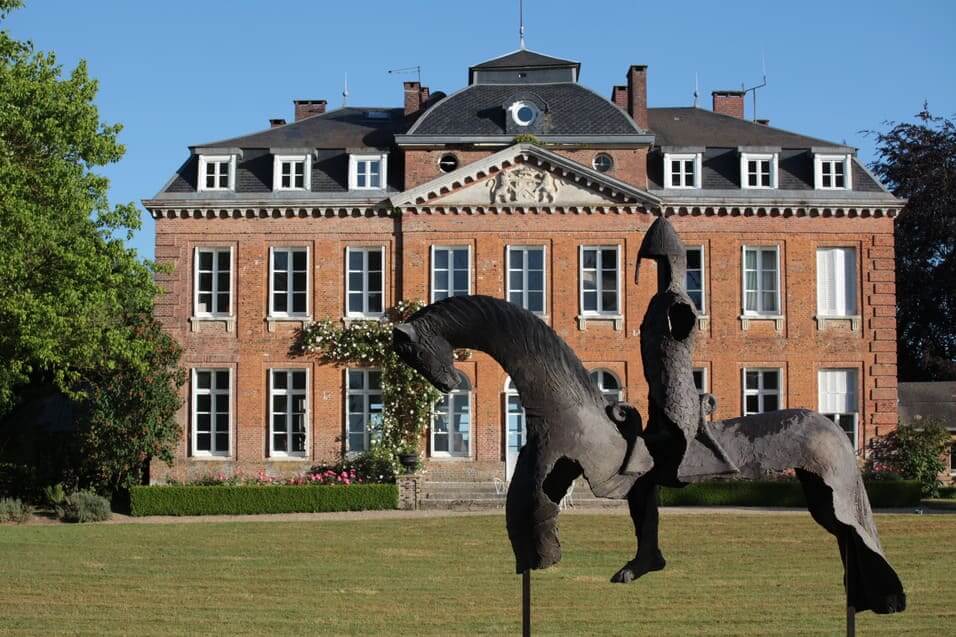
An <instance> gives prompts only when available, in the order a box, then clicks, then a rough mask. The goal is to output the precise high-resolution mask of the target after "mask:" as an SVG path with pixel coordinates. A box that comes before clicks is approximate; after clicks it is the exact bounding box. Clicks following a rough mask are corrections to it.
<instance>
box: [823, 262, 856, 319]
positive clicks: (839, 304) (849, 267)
mask: <svg viewBox="0 0 956 637" xmlns="http://www.w3.org/2000/svg"><path fill="white" fill-rule="evenodd" d="M856 312H857V310H856V248H838V247H826V248H817V316H855V315H856Z"/></svg>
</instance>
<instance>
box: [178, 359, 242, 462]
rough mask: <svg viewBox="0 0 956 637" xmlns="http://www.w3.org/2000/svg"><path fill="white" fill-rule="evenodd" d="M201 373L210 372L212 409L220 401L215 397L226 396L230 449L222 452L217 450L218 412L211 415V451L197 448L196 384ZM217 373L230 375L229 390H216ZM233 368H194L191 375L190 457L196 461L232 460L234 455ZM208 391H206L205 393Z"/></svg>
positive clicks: (197, 392) (197, 395)
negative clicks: (216, 416) (216, 415)
mask: <svg viewBox="0 0 956 637" xmlns="http://www.w3.org/2000/svg"><path fill="white" fill-rule="evenodd" d="M199 372H210V373H211V375H210V378H209V390H208V394H209V395H210V397H211V398H210V403H209V404H210V407H212V405H213V402H215V403H216V404H217V405H218V402H219V401H218V399H215V398H214V397H215V396H221V395H223V394H225V395H226V404H227V405H228V406H229V422H228V425H227V429H228V432H229V445H228V446H229V448H228V449H226V450H224V451H222V450H216V449H215V447H216V433H215V432H216V418H215V413H216V412H212V411H211V412H210V415H209V447H210V450H209V451H199V450H198V449H197V448H196V447H197V444H196V441H197V438H198V432H197V429H196V403H197V399H198V397H199V391H198V389H199V387H198V383H197V382H196V376H197V375H198V373H199ZM217 372H227V373H228V375H229V388H228V389H226V390H225V391H224V390H221V389H216V388H215V385H216V379H215V375H216V373H217ZM233 378H234V377H233V373H232V367H194V368H192V373H191V374H190V385H189V393H190V407H189V430H190V434H189V457H190V458H194V459H214V460H222V459H229V458H232V457H233V455H234V453H233V449H234V447H235V432H234V431H233V423H234V422H235V417H234V413H235V387H234V384H233V383H234V381H233ZM205 391H206V390H204V392H205Z"/></svg>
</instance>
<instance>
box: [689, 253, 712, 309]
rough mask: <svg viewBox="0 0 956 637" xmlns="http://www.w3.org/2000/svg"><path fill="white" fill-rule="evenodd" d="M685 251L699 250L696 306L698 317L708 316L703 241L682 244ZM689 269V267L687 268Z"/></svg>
mask: <svg viewBox="0 0 956 637" xmlns="http://www.w3.org/2000/svg"><path fill="white" fill-rule="evenodd" d="M684 248H685V251H686V252H689V251H691V250H700V305H701V306H700V307H699V308H697V311H698V312H699V313H700V314H699V316H698V318H699V317H703V316H709V314H708V313H707V261H706V259H707V248H706V246H705V245H704V244H703V243H691V244H686V245H685V246H684ZM688 269H689V268H688ZM686 286H687V283H686V281H685V282H684V287H685V288H686Z"/></svg>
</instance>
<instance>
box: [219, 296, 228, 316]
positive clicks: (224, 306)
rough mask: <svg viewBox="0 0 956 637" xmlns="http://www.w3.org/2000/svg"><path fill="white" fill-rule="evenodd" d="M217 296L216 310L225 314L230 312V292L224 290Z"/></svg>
mask: <svg viewBox="0 0 956 637" xmlns="http://www.w3.org/2000/svg"><path fill="white" fill-rule="evenodd" d="M216 296H217V299H216V312H221V313H223V314H226V313H228V312H229V293H228V292H223V293H221V294H217V295H216Z"/></svg>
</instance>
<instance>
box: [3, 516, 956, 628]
mask: <svg viewBox="0 0 956 637" xmlns="http://www.w3.org/2000/svg"><path fill="white" fill-rule="evenodd" d="M877 518H878V519H877V524H878V525H879V528H880V531H881V533H882V539H883V544H884V548H885V550H886V552H887V554H888V555H889V558H890V560H891V562H892V563H893V564H894V565H895V566H896V568H897V570H898V571H899V573H900V575H901V577H902V578H903V581H904V584H905V586H906V590H907V593H908V595H909V603H910V608H909V609H908V610H907V611H906V612H905V613H902V614H900V615H894V616H877V615H873V614H872V613H863V614H861V615H859V617H858V620H857V626H858V632H859V634H861V635H902V634H906V635H941V634H946V633H950V634H951V631H952V627H953V625H954V621H956V607H954V604H953V599H954V598H953V588H952V576H953V571H954V567H956V541H954V538H956V516H954V515H926V516H915V515H880V516H877ZM661 532H662V538H663V547H664V550H665V554H666V556H667V558H668V560H669V564H668V567H667V569H666V570H664V571H662V572H659V573H653V574H651V575H648V576H646V577H644V578H642V579H640V580H638V581H637V582H635V583H633V584H630V585H626V586H621V585H612V584H609V583H608V578H609V577H610V575H611V574H612V573H613V572H614V571H615V570H616V569H617V568H618V567H619V566H620V565H621V564H622V563H623V562H624V561H625V560H626V559H627V558H628V557H629V556H630V555H631V553H632V550H633V547H632V542H633V540H632V529H631V528H630V521H629V519H628V518H627V517H626V516H623V515H566V516H564V517H563V518H562V521H561V533H562V540H563V542H562V543H563V546H564V550H565V558H564V561H563V562H562V563H561V564H559V565H558V566H556V567H554V568H552V569H550V570H548V571H543V572H536V573H534V576H533V584H532V587H533V588H532V593H533V598H534V609H533V619H534V627H535V632H536V633H537V634H549V635H551V634H567V635H595V634H629V635H655V636H657V635H728V634H730V635H769V634H788V635H804V634H814V635H837V634H841V631H842V630H843V621H844V609H843V602H842V586H841V583H840V581H841V580H840V578H841V568H840V563H839V557H838V553H837V549H836V544H835V543H834V542H833V541H832V540H831V538H830V536H828V535H826V534H825V533H824V532H823V531H822V530H821V529H820V528H818V527H817V526H816V525H815V524H813V522H812V521H811V520H810V517H809V516H808V515H799V516H794V515H785V514H780V515H747V514H739V515H738V514H712V515H706V514H695V515H684V514H676V513H670V514H668V513H666V512H665V513H664V517H663V519H662V529H661ZM512 571H513V562H512V558H511V555H510V548H509V546H508V543H507V538H506V536H505V531H504V520H503V518H502V517H501V516H498V515H488V516H472V517H448V518H420V519H391V520H362V521H322V522H224V523H198V524H162V525H159V524H156V525H146V524H136V525H134V524H100V525H73V526H68V525H51V526H20V527H16V526H2V527H0V634H10V633H12V634H18V633H20V634H23V633H25V634H51V633H71V634H76V633H86V634H92V633H97V634H121V633H122V634H128V633H136V634H221V633H228V634H236V635H238V634H250V635H252V634H258V635H262V634H331V635H343V634H405V635H421V634H436V635H439V634H440V635H460V634H470V633H505V634H517V633H520V623H519V622H520V607H519V603H520V602H519V600H520V597H519V595H520V578H519V577H518V576H516V575H514V574H513V573H512Z"/></svg>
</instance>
